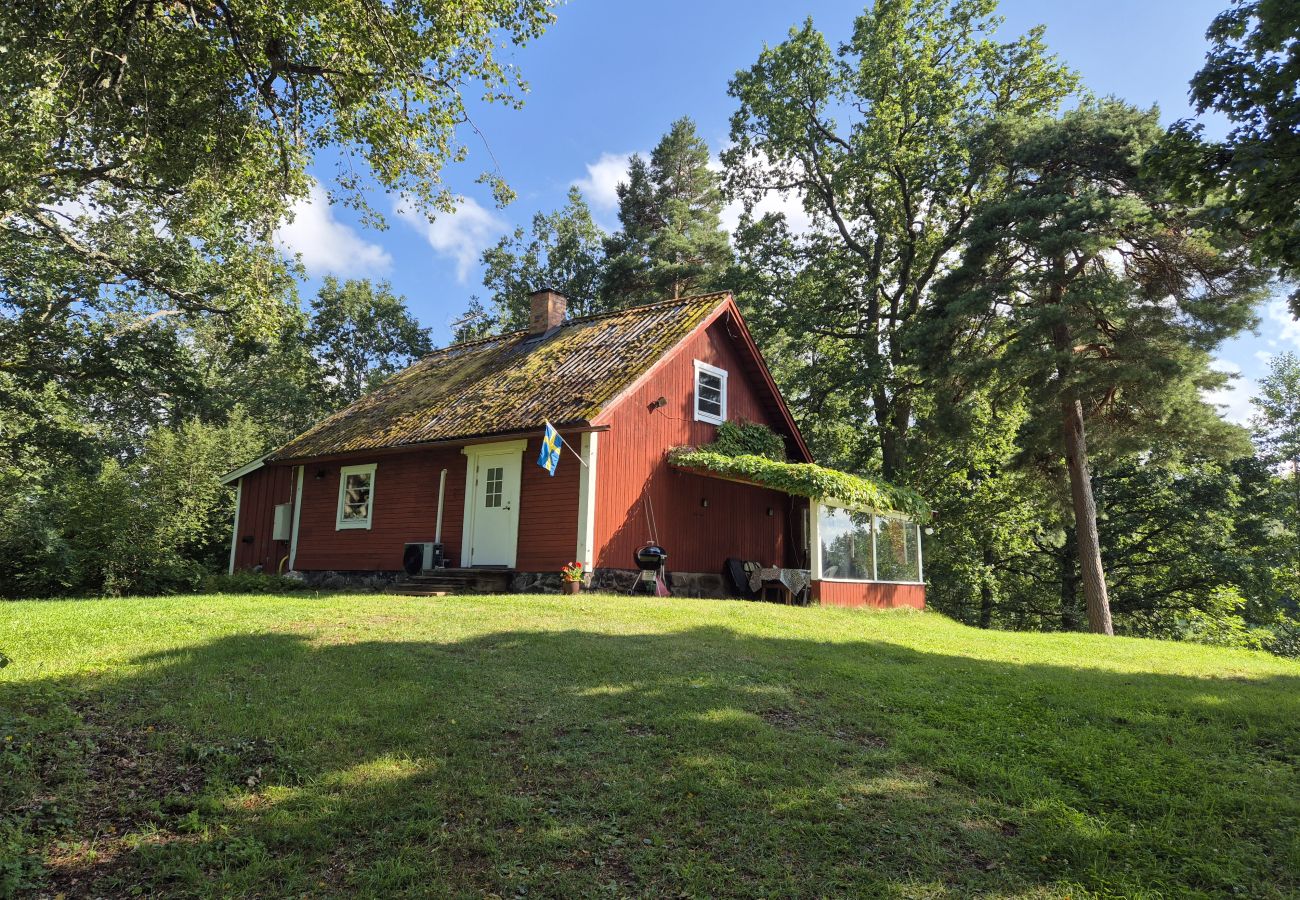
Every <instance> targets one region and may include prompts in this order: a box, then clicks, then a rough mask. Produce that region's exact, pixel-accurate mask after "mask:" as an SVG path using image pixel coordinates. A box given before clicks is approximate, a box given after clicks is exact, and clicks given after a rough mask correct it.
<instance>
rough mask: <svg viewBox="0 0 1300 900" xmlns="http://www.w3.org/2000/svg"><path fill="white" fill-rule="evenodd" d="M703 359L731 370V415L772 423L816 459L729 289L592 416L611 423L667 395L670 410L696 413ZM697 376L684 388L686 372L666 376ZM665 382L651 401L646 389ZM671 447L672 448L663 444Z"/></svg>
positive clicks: (803, 458) (804, 458) (798, 454)
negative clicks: (696, 373) (698, 369)
mask: <svg viewBox="0 0 1300 900" xmlns="http://www.w3.org/2000/svg"><path fill="white" fill-rule="evenodd" d="M697 363H698V364H703V365H705V366H712V367H715V368H720V369H722V370H724V371H726V372H727V374H728V384H727V395H728V403H727V406H728V415H727V419H729V420H731V421H737V420H739V419H745V420H748V421H753V422H758V423H760V424H763V425H767V426H768V427H770V428H771V429H772V430H773V431H775V432H776V433H777V434H780V435H781V436H782V437H784V438H785V439H786V445H787V452H788V453H789V455H790V458H791V459H793V460H795V461H797V462H812V461H813V458H812V453H811V451H810V450H809V449H808V445H807V444H806V443H805V442H804V439H803V435H802V434H801V433H800V431H799V426H798V425H797V424H796V423H795V421H794V417H793V416H792V415H791V414H790V410H789V407H788V406H787V405H786V403H785V398H784V397H782V396H781V392H780V390H779V389H778V388H777V386H776V382H775V380H774V379H773V378H772V373H771V371H770V370H769V369H768V367H767V363H766V361H765V360H764V359H763V356H762V353H761V352H760V351H759V349H758V345H757V343H756V342H755V341H754V338H753V335H752V334H751V333H750V331H749V328H748V326H747V325H746V324H745V320H744V318H743V317H742V316H741V314H740V309H739V308H738V307H737V306H736V303H735V301H734V300H733V299H732V297H731V295H730V294H728V295H727V296H726V297H725V298H724V300H723V301H722V302H721V303H719V304H718V306H717V308H716V309H714V310H713V312H712V313H710V314H709V316H708V317H707V318H705V319H704V320H703V321H702V322H700V324H699V325H697V326H696V327H695V328H694V329H693V330H692V331H691V332H690V333H689V334H687V335H686V336H685V337H683V338H682V339H681V340H680V341H678V342H677V343H676V344H675V345H674V346H673V347H672V348H671V349H669V350H668V351H667V352H665V353H664V354H663V355H662V356H661V357H660V358H659V360H658V361H657V362H656V363H655V364H654V365H653V366H651V367H650V368H649V369H648V370H647V371H646V372H644V373H643V374H642V375H641V376H640V377H639V378H637V379H636V380H635V381H633V382H632V383H631V384H629V385H628V386H627V387H626V388H624V389H623V390H622V391H621V392H620V393H619V394H618V395H617V396H616V397H614V398H613V399H612V400H611V401H610V402H609V403H607V404H606V405H605V407H604V408H603V409H602V410H601V412H600V413H599V414H598V415H596V416H594V417H593V418H592V420H591V422H592V424H593V425H608V424H610V423H611V422H614V421H616V420H618V419H621V418H624V417H625V416H626V414H627V411H626V409H625V407H627V406H637V405H643V404H645V403H648V402H652V401H654V400H656V399H657V397H658V396H663V397H664V399H665V400H667V401H668V406H666V407H663V408H661V411H663V410H668V412H665V413H664V414H665V415H669V416H672V417H684V418H688V419H694V418H695V405H694V390H695V384H694V377H693V373H694V369H695V368H696V367H697ZM687 370H690V372H691V373H692V377H691V379H690V384H689V387H686V388H685V393H683V382H682V380H681V377H676V376H674V377H665V376H666V374H667V373H668V372H669V371H673V372H686V371H687ZM661 383H662V384H663V385H664V390H665V391H671V392H673V393H674V394H675V395H676V396H668V394H667V393H662V392H661V393H660V394H658V395H656V397H651V398H650V399H649V400H648V401H647V400H646V398H645V397H644V396H642V395H643V394H645V393H646V391H647V389H648V388H650V392H651V393H654V390H653V386H654V385H656V384H661ZM663 449H664V450H667V449H668V448H667V447H665V448H663Z"/></svg>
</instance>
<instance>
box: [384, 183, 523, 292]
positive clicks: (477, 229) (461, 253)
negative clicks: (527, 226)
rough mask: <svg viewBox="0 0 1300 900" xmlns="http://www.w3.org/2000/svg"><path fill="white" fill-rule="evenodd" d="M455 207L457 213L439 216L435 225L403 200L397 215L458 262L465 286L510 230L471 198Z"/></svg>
mask: <svg viewBox="0 0 1300 900" xmlns="http://www.w3.org/2000/svg"><path fill="white" fill-rule="evenodd" d="M456 204H457V206H456V211H455V212H454V213H438V214H437V215H436V216H435V217H434V220H433V221H432V222H430V221H429V219H428V217H427V216H425V215H424V213H422V212H420V211H418V210H416V209H414V208H412V207H411V205H410V204H408V203H406V202H404V201H401V200H399V201H398V202H397V204H396V206H395V208H394V211H395V212H396V213H397V215H398V217H399V218H400V219H402V220H403V221H404V222H406V223H407V224H408V225H410V226H411V227H412V228H414V229H415V230H416V231H418V232H420V233H421V234H423V235H424V239H425V240H427V241H428V242H429V246H430V247H432V248H433V249H434V250H435V251H437V252H438V253H441V254H443V255H444V256H450V257H451V258H452V259H454V260H455V261H456V280H457V281H459V282H460V283H461V284H464V283H465V282H466V281H467V280H468V279H469V273H470V270H471V269H472V268H474V266H475V265H477V264H478V261H479V257H480V256H482V255H483V251H484V250H486V249H487V248H488V247H489V246H490V245H491V244H492V242H493V240H494V239H496V238H497V237H498V236H499V235H501V234H503V233H505V231H506V228H507V227H508V226H507V225H506V223H505V222H504V221H503V220H501V219H500V218H498V217H497V216H495V215H493V214H492V211H491V210H488V209H484V208H483V207H482V206H480V205H479V203H478V201H476V200H474V199H473V198H472V197H457V198H456Z"/></svg>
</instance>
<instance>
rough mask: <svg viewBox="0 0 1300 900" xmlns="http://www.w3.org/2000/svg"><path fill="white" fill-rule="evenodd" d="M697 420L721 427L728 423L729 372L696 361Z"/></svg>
mask: <svg viewBox="0 0 1300 900" xmlns="http://www.w3.org/2000/svg"><path fill="white" fill-rule="evenodd" d="M695 419H696V421H698V422H712V423H713V424H714V425H721V424H722V423H723V422H725V421H727V370H726V369H719V368H718V367H717V366H711V365H709V364H708V363H706V362H700V361H699V360H698V359H697V360H696V361H695Z"/></svg>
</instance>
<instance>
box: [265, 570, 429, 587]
mask: <svg viewBox="0 0 1300 900" xmlns="http://www.w3.org/2000/svg"><path fill="white" fill-rule="evenodd" d="M285 577H287V578H294V579H297V580H298V581H301V582H302V583H303V584H305V585H307V586H308V587H313V588H318V589H320V590H322V591H340V590H348V589H351V590H360V591H381V590H384V589H385V588H390V587H392V586H393V585H394V584H396V583H397V582H399V581H401V580H402V579H404V578H406V573H405V572H332V571H324V572H290V573H288V575H286V576H285Z"/></svg>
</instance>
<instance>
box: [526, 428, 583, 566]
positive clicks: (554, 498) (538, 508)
mask: <svg viewBox="0 0 1300 900" xmlns="http://www.w3.org/2000/svg"><path fill="white" fill-rule="evenodd" d="M561 434H562V436H563V437H564V439H565V440H566V441H572V443H571V444H569V445H568V446H571V447H572V448H573V449H574V450H575V451H577V450H581V448H582V435H581V434H580V433H578V432H572V433H565V432H564V431H563V429H561ZM541 452H542V439H541V438H540V437H536V438H529V440H528V446H527V447H526V448H525V449H524V460H523V472H522V473H521V475H520V479H519V480H520V484H519V550H518V553H517V554H516V557H515V568H516V569H518V570H519V571H521V572H558V571H559V570H560V566H562V565H564V564H565V563H567V562H572V560H573V557H574V554H576V553H577V550H578V481H579V475H580V474H581V472H580V470H581V469H582V463H580V462H578V457H576V456H575V455H574V454H573V453H570V452H569V451H568V450H561V451H560V465H559V467H558V468H557V469H556V470H555V475H554V476H551V475H550V474H548V473H547V471H546V470H545V469H543V468H542V467H541V466H539V465H538V464H537V457H538V455H539V454H540V453H541ZM597 494H598V495H599V488H597Z"/></svg>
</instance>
